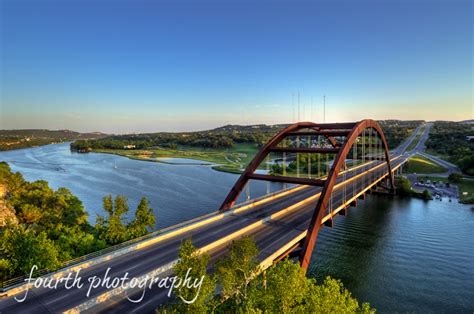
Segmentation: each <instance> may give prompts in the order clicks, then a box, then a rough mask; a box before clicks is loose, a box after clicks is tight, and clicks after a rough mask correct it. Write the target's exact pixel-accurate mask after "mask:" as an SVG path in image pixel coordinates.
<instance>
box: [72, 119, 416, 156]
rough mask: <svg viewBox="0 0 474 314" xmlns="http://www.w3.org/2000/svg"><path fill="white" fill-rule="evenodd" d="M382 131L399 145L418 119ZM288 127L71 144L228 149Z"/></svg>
mask: <svg viewBox="0 0 474 314" xmlns="http://www.w3.org/2000/svg"><path fill="white" fill-rule="evenodd" d="M379 122H380V124H381V125H382V128H383V130H384V132H385V136H386V138H387V141H388V144H389V146H390V148H394V147H396V146H398V145H399V144H400V143H401V142H402V141H403V140H404V139H406V138H407V137H408V136H410V134H411V133H412V132H413V130H414V129H415V128H416V127H417V126H418V125H420V123H421V121H399V120H384V121H379ZM286 126H288V125H287V124H279V125H251V126H238V125H227V126H223V127H221V128H217V129H213V130H209V131H200V132H181V133H168V132H161V133H146V134H127V135H114V136H109V137H105V138H102V139H98V140H77V141H76V142H74V143H72V144H71V148H72V149H73V150H87V149H123V148H124V147H126V146H128V145H133V149H149V148H156V147H160V148H173V149H175V148H177V147H178V146H191V147H201V148H230V147H232V146H233V145H234V144H236V143H253V144H257V145H263V144H264V143H266V142H267V141H268V139H269V138H270V137H272V136H273V135H274V134H276V132H278V131H279V130H281V129H282V128H284V127H286Z"/></svg>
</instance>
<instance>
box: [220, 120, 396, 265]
mask: <svg viewBox="0 0 474 314" xmlns="http://www.w3.org/2000/svg"><path fill="white" fill-rule="evenodd" d="M275 154H282V155H283V156H282V157H281V158H279V159H278V160H280V161H282V162H281V166H279V167H277V168H282V171H280V172H279V173H276V174H275V173H273V172H275V171H273V172H268V171H267V174H257V173H256V170H257V169H259V167H260V168H261V166H262V164H264V163H265V160H267V162H266V164H267V165H268V160H269V159H270V157H271V155H275ZM287 154H290V155H287ZM302 155H303V156H306V158H304V159H303V158H301V156H302ZM312 156H317V158H315V157H312ZM321 156H325V157H326V162H324V161H323V163H324V166H325V167H326V170H325V171H324V169H323V171H320V168H321ZM323 159H324V158H323ZM287 160H292V162H293V166H294V164H295V163H296V169H297V170H296V175H295V172H294V169H289V171H286V168H287V166H288V163H287ZM306 162H308V166H307V167H306V170H307V171H305V173H303V175H301V172H300V171H299V170H300V164H301V163H306ZM311 162H312V163H313V164H312V166H311ZM315 164H316V165H317V169H318V171H317V173H311V171H312V170H315V168H316V167H315ZM289 165H291V163H290V164H289ZM329 165H330V167H329ZM381 165H385V166H386V171H385V172H383V173H381V174H380V175H379V176H377V177H375V176H374V177H373V178H372V180H373V182H376V183H377V184H379V182H380V180H381V178H385V179H386V181H387V183H388V185H389V187H388V189H389V190H391V191H392V192H393V191H394V188H395V185H394V177H393V172H392V167H391V162H390V154H389V150H388V146H387V142H386V139H385V136H384V133H383V131H382V128H381V127H380V125H379V124H378V123H377V122H376V121H374V120H371V119H365V120H361V121H359V122H351V123H324V124H318V123H313V122H298V123H295V124H292V125H290V126H288V127H286V128H284V129H283V130H281V131H280V132H279V133H277V134H276V135H275V136H273V137H272V138H271V139H270V140H269V141H268V142H267V144H266V145H264V146H263V147H262V148H261V150H260V151H259V152H258V153H257V155H256V156H255V157H254V159H253V160H252V161H251V162H250V163H249V165H248V166H247V168H246V169H245V170H244V172H243V173H242V175H241V176H240V178H239V179H238V180H237V181H236V183H235V184H234V186H233V188H232V189H231V191H230V192H229V194H228V195H227V197H226V198H225V200H224V202H223V203H222V205H221V207H220V211H226V210H228V209H230V208H232V207H233V206H234V204H235V202H236V201H237V199H238V197H239V195H240V194H241V192H242V191H243V189H244V188H245V186H248V184H249V183H250V181H251V180H264V181H269V182H283V183H289V184H298V185H311V186H319V187H321V188H322V191H321V193H320V196H319V198H318V201H317V203H316V206H315V209H314V211H313V214H312V218H311V221H310V223H309V226H308V228H307V232H306V235H305V237H304V239H303V240H302V241H301V242H299V243H297V245H295V247H292V248H291V249H290V250H288V251H287V252H285V253H284V254H283V255H282V256H280V258H279V259H281V258H284V257H285V256H287V255H291V256H295V255H296V254H297V255H296V256H298V255H299V260H300V264H301V266H302V267H303V269H305V270H307V268H308V265H309V262H310V259H311V255H312V252H313V248H314V246H315V244H316V240H317V236H318V232H319V230H320V228H321V225H322V221H323V218H324V217H327V216H328V217H329V220H326V221H325V222H324V224H325V225H329V226H332V217H333V216H334V215H333V209H334V208H332V207H333V205H332V194H333V192H334V187H335V185H336V182H337V180H338V177H339V176H340V174H341V173H344V181H343V182H344V184H345V179H346V178H345V172H346V171H347V169H351V168H356V167H361V166H362V167H363V170H364V171H365V172H369V170H370V169H373V168H376V167H377V166H378V167H380V166H381ZM293 168H294V167H293ZM267 169H268V167H267ZM277 172H278V171H277ZM306 172H307V173H306ZM315 172H316V171H315ZM345 191H346V186H345V185H344V193H345ZM344 198H345V196H344ZM351 205H354V204H353V202H352V203H351V202H345V200H344V202H343V206H342V209H343V211H342V214H345V213H346V211H347V208H348V207H349V206H351ZM328 213H329V214H328ZM279 259H278V260H279Z"/></svg>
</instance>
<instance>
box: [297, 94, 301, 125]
mask: <svg viewBox="0 0 474 314" xmlns="http://www.w3.org/2000/svg"><path fill="white" fill-rule="evenodd" d="M300 121H301V116H300V92H299V91H298V122H300Z"/></svg>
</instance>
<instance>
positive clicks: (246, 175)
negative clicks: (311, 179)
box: [219, 122, 355, 211]
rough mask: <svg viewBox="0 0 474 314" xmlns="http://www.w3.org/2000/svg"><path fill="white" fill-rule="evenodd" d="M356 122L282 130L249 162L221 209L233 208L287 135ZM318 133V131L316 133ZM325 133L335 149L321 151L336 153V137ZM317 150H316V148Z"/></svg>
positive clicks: (304, 124)
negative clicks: (270, 154)
mask: <svg viewBox="0 0 474 314" xmlns="http://www.w3.org/2000/svg"><path fill="white" fill-rule="evenodd" d="M354 125H355V123H333V124H317V123H313V122H298V123H295V124H292V125H290V126H288V127H286V128H284V129H283V130H281V131H280V132H278V133H277V134H276V135H275V136H273V137H272V138H271V139H270V140H269V141H268V142H267V144H265V146H263V147H262V148H261V149H260V151H259V152H258V153H257V155H255V157H254V159H253V160H252V161H251V162H250V163H249V164H248V166H247V168H246V169H245V170H244V172H243V173H242V174H241V176H240V177H239V179H238V180H237V181H236V183H235V184H234V186H233V187H232V189H231V190H230V192H229V194H228V195H227V197H226V199H225V200H224V202H223V203H222V205H221V207H220V208H219V210H220V211H225V210H228V209H229V208H231V207H232V206H233V205H234V204H235V201H236V200H237V198H238V197H239V195H240V193H241V192H242V189H243V188H244V186H245V184H246V183H247V182H248V181H249V180H250V175H251V174H253V173H254V172H255V170H257V168H258V166H259V165H260V164H261V163H262V161H264V160H265V158H266V157H267V155H268V154H269V153H270V150H271V149H272V148H275V147H276V146H277V145H278V144H279V143H280V142H281V141H282V140H283V139H285V138H286V137H287V136H290V135H297V134H294V132H297V131H298V130H301V129H312V130H315V131H316V132H317V131H323V132H324V130H335V129H351V128H352V127H353V126H354ZM314 134H317V133H314ZM321 135H324V136H325V137H326V138H327V139H328V141H329V143H330V144H331V145H332V146H333V150H330V149H326V150H327V151H325V150H321V153H325V152H326V153H327V152H332V153H336V152H337V151H338V149H339V145H338V144H337V143H336V141H335V140H334V137H332V136H331V133H328V132H326V133H324V134H321ZM314 151H315V152H316V150H314Z"/></svg>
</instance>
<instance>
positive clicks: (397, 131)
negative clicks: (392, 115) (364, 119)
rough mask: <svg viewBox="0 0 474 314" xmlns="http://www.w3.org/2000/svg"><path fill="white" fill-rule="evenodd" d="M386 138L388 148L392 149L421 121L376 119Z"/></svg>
mask: <svg viewBox="0 0 474 314" xmlns="http://www.w3.org/2000/svg"><path fill="white" fill-rule="evenodd" d="M378 122H379V124H380V126H381V127H382V130H383V132H384V135H385V139H386V140H387V144H388V148H389V149H394V148H395V147H397V146H398V145H400V144H401V143H402V142H403V141H404V140H405V139H407V138H408V137H409V136H410V135H411V134H412V133H413V131H414V130H415V129H416V128H417V127H418V126H420V125H421V123H423V121H421V120H413V121H401V120H381V121H378Z"/></svg>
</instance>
